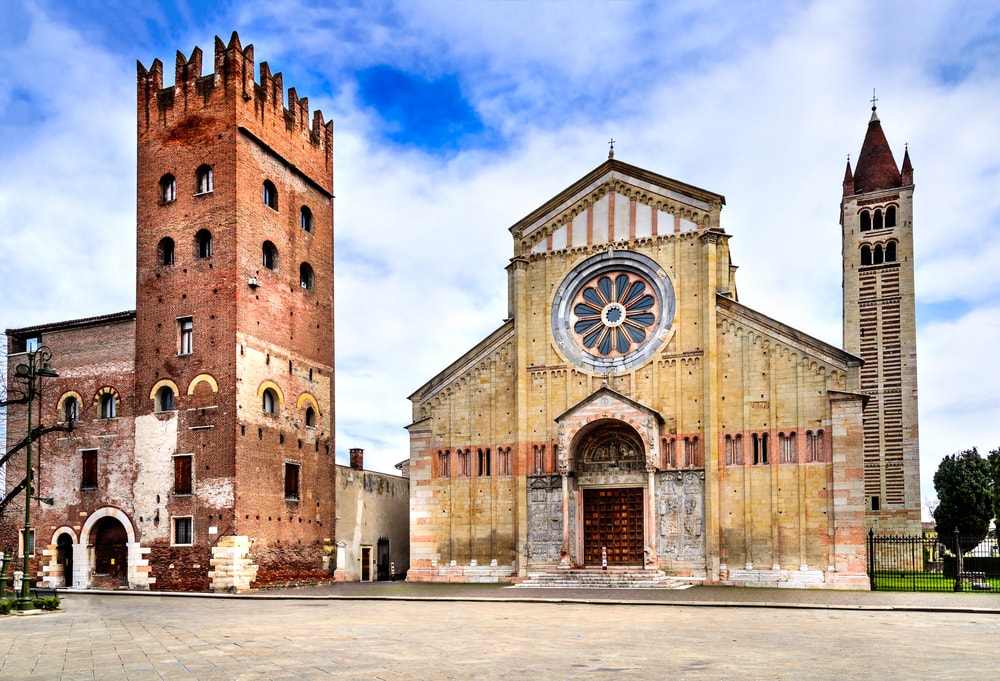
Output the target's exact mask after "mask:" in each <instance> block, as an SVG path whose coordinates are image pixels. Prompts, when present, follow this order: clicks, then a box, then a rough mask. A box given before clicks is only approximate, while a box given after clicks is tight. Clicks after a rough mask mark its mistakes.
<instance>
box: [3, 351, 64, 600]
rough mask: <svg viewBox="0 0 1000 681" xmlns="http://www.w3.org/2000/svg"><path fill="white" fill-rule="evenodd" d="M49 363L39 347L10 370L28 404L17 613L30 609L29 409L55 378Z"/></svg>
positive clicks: (45, 354) (47, 356) (30, 474)
mask: <svg viewBox="0 0 1000 681" xmlns="http://www.w3.org/2000/svg"><path fill="white" fill-rule="evenodd" d="M50 359H52V351H51V350H49V348H48V347H46V346H45V345H42V346H39V347H38V348H36V349H35V350H34V351H33V352H29V353H28V363H27V364H18V365H17V367H15V369H14V376H15V377H16V378H17V379H19V380H21V381H23V382H24V384H25V391H26V394H25V399H26V400H27V402H28V441H27V456H26V461H27V463H26V464H25V466H26V468H27V477H25V480H24V482H25V486H24V539H23V540H22V542H21V545H22V550H23V552H24V574H23V575H22V576H21V596H20V598H18V599H17V609H18V610H31V609H32V606H31V584H30V580H29V579H28V575H29V574H30V572H29V571H30V569H31V566H30V561H31V555H30V553H29V552H28V548H29V547H30V546H31V498H32V497H31V494H32V489H31V487H32V482H33V481H32V470H31V406H32V404H33V403H34V401H35V396H36V395H41V394H42V379H43V378H57V377H58V376H59V374H57V373H56V372H55V370H54V369H53V368H52V367H51V366H50V365H49V360H50ZM39 412H41V407H39ZM39 416H41V414H39Z"/></svg>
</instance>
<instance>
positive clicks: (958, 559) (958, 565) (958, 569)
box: [955, 527, 964, 591]
mask: <svg viewBox="0 0 1000 681" xmlns="http://www.w3.org/2000/svg"><path fill="white" fill-rule="evenodd" d="M963 571H964V569H963V566H962V546H961V544H960V543H959V541H958V528H957V527H956V528H955V591H961V590H962V572H963Z"/></svg>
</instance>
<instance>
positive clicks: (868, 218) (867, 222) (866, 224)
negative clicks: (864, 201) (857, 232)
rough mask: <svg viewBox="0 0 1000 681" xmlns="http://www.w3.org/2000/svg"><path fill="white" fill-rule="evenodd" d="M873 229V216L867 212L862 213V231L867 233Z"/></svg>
mask: <svg viewBox="0 0 1000 681" xmlns="http://www.w3.org/2000/svg"><path fill="white" fill-rule="evenodd" d="M871 228H872V215H871V213H869V212H868V211H866V210H863V211H861V231H862V232H867V231H869V230H870V229H871Z"/></svg>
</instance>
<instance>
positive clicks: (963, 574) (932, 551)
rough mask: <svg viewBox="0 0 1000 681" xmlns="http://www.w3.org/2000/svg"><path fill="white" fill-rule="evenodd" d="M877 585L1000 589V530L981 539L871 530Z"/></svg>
mask: <svg viewBox="0 0 1000 681" xmlns="http://www.w3.org/2000/svg"><path fill="white" fill-rule="evenodd" d="M868 579H869V581H870V584H871V589H872V591H984V592H989V591H992V592H1000V550H998V546H997V536H996V533H995V532H990V533H989V534H988V535H987V537H986V538H985V539H983V540H982V541H981V542H978V543H977V542H976V540H974V539H971V540H970V539H969V538H968V537H962V536H958V535H955V536H953V537H950V538H949V541H947V542H945V541H942V539H941V538H939V537H937V536H934V535H931V536H916V537H915V536H905V535H876V534H875V533H874V531H869V532H868Z"/></svg>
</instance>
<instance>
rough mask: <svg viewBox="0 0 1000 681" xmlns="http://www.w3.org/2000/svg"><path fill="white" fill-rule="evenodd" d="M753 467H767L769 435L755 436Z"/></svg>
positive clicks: (756, 434) (755, 434)
mask: <svg viewBox="0 0 1000 681" xmlns="http://www.w3.org/2000/svg"><path fill="white" fill-rule="evenodd" d="M753 465H754V466H758V465H762V466H763V465H767V433H760V434H758V433H754V434H753Z"/></svg>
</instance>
